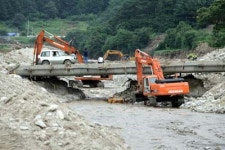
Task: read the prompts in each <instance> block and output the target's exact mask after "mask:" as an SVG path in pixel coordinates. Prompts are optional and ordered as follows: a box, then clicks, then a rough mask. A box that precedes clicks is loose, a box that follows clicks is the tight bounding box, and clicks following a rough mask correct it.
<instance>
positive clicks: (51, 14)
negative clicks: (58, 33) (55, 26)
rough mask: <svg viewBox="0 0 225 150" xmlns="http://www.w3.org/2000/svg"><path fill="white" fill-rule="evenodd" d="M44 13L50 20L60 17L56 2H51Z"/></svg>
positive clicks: (45, 7)
mask: <svg viewBox="0 0 225 150" xmlns="http://www.w3.org/2000/svg"><path fill="white" fill-rule="evenodd" d="M43 12H44V13H45V15H46V17H47V18H46V19H48V18H55V17H56V16H57V15H58V10H57V8H56V5H55V2H54V1H49V2H48V3H47V4H46V5H45V6H44V9H43Z"/></svg>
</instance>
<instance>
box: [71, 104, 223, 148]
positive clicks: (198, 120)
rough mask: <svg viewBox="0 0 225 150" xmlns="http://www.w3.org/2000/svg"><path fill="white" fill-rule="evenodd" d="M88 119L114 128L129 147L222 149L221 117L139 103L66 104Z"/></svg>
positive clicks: (219, 115)
mask: <svg viewBox="0 0 225 150" xmlns="http://www.w3.org/2000/svg"><path fill="white" fill-rule="evenodd" d="M70 107H71V108H72V109H73V110H74V111H76V112H77V113H79V114H81V115H83V116H85V117H86V118H87V119H88V120H90V121H92V122H95V123H98V124H101V125H106V126H110V127H113V128H116V129H118V130H119V131H120V132H119V133H120V134H121V136H122V137H123V138H124V139H125V141H126V142H127V144H128V145H130V147H131V149H133V150H150V149H151V150H152V149H153V150H180V149H184V150H186V149H187V150H197V149H202V150H222V149H225V116H224V115H221V114H203V113H196V112H191V111H190V110H185V109H172V108H153V107H147V106H143V105H142V104H134V105H132V104H108V103H107V102H105V101H97V100H88V101H76V102H73V103H70Z"/></svg>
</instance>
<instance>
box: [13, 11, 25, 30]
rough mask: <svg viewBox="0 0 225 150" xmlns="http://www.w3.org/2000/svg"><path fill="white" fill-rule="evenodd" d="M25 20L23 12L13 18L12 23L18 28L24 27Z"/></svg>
mask: <svg viewBox="0 0 225 150" xmlns="http://www.w3.org/2000/svg"><path fill="white" fill-rule="evenodd" d="M25 22H26V18H25V16H24V15H23V14H21V13H18V14H16V15H15V16H14V18H13V20H12V24H13V25H14V26H15V27H17V28H18V29H22V27H23V25H24V23H25Z"/></svg>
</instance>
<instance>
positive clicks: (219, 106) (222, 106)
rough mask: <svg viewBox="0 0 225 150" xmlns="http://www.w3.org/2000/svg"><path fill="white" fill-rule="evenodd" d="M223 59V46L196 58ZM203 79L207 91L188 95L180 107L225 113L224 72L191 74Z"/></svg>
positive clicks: (202, 59)
mask: <svg viewBox="0 0 225 150" xmlns="http://www.w3.org/2000/svg"><path fill="white" fill-rule="evenodd" d="M204 60H205V61H207V60H208V61H213V60H215V61H217V60H220V61H223V60H225V48H223V49H217V50H214V51H212V52H210V53H207V54H206V55H204V56H202V57H200V58H198V61H204ZM193 75H194V76H195V77H196V78H198V79H201V80H202V81H203V85H204V88H205V89H207V91H206V92H205V93H204V94H203V95H202V96H201V97H198V98H195V97H189V98H187V99H188V100H187V102H186V103H185V104H184V105H183V106H182V108H187V109H192V110H193V111H197V112H211V113H225V90H224V86H225V73H224V72H222V73H201V74H199V73H198V74H193Z"/></svg>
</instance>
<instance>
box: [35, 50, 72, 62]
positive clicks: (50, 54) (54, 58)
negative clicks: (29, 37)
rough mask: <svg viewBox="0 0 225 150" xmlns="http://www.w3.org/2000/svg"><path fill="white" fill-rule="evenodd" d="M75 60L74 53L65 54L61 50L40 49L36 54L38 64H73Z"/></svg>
mask: <svg viewBox="0 0 225 150" xmlns="http://www.w3.org/2000/svg"><path fill="white" fill-rule="evenodd" d="M75 62H76V55H74V54H71V55H69V54H67V53H65V52H64V51H61V50H42V52H41V54H40V55H39V56H38V64H41V65H50V64H74V63H75Z"/></svg>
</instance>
